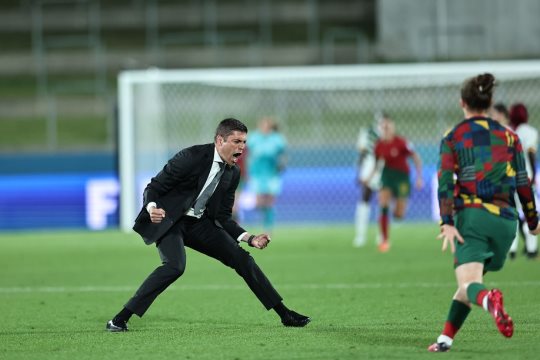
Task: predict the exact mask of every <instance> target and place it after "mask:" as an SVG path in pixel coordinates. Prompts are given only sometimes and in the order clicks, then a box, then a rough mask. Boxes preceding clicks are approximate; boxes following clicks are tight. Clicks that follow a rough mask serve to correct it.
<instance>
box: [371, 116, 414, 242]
mask: <svg viewBox="0 0 540 360" xmlns="http://www.w3.org/2000/svg"><path fill="white" fill-rule="evenodd" d="M381 130H382V134H381V138H380V139H379V141H377V143H376V144H375V157H376V159H377V168H380V167H382V174H381V190H380V191H379V207H380V217H379V226H380V230H381V237H380V242H379V251H381V252H387V251H388V250H389V249H390V242H389V236H388V233H389V232H388V228H389V223H390V221H389V208H390V205H391V203H392V202H395V207H394V213H393V215H394V218H396V219H402V218H403V217H404V216H405V210H406V209H407V199H408V198H409V194H410V188H411V186H410V179H409V173H410V170H409V164H408V163H407V160H408V159H409V158H411V159H412V160H413V162H414V165H415V168H416V188H418V189H420V188H421V187H422V161H421V160H420V157H419V156H418V154H417V153H416V152H415V151H414V150H413V148H412V146H411V144H410V143H409V142H408V141H407V140H406V139H405V138H403V137H401V136H398V135H396V131H395V124H394V122H393V121H392V119H391V118H390V117H389V116H388V115H385V117H384V118H383V120H382V123H381Z"/></svg>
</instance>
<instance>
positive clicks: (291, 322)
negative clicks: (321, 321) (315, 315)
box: [281, 310, 311, 327]
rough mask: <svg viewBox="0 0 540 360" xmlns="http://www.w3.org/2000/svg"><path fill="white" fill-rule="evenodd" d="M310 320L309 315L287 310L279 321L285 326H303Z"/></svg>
mask: <svg viewBox="0 0 540 360" xmlns="http://www.w3.org/2000/svg"><path fill="white" fill-rule="evenodd" d="M310 321H311V318H310V317H309V316H304V315H301V314H299V313H297V312H295V311H292V310H289V311H288V312H287V314H286V315H285V316H283V317H282V318H281V323H282V324H283V325H285V326H292V327H304V326H306V325H307V324H309V322H310Z"/></svg>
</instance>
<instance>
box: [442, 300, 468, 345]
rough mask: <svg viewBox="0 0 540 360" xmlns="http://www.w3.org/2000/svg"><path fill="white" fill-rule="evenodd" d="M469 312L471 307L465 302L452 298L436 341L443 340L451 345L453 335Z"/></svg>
mask: <svg viewBox="0 0 540 360" xmlns="http://www.w3.org/2000/svg"><path fill="white" fill-rule="evenodd" d="M470 312H471V308H470V307H468V306H467V304H464V303H462V302H461V301H457V300H452V304H451V305H450V311H449V312H448V317H447V318H446V322H445V323H444V328H443V331H442V334H441V336H439V338H438V339H437V342H438V343H440V342H444V343H446V344H447V345H449V346H451V345H452V341H453V339H454V337H455V336H456V334H457V332H458V331H459V329H460V328H461V326H462V325H463V323H464V322H465V319H467V316H468V315H469V313H470Z"/></svg>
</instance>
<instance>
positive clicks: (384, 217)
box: [379, 207, 388, 243]
mask: <svg viewBox="0 0 540 360" xmlns="http://www.w3.org/2000/svg"><path fill="white" fill-rule="evenodd" d="M379 225H380V227H381V234H382V241H383V243H384V242H387V241H388V207H383V208H381V217H380V219H379Z"/></svg>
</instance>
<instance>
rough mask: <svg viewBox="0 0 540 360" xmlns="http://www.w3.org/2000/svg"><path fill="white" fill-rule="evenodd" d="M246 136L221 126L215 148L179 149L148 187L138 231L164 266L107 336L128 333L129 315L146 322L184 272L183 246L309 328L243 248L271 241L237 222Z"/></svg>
mask: <svg viewBox="0 0 540 360" xmlns="http://www.w3.org/2000/svg"><path fill="white" fill-rule="evenodd" d="M247 132H248V130H247V127H246V126H245V125H244V124H243V123H242V122H240V121H239V120H236V119H225V120H223V121H221V122H220V123H219V125H218V127H217V129H216V134H215V138H214V143H213V144H205V145H195V146H192V147H189V148H186V149H183V150H181V151H180V152H179V153H177V154H176V155H175V156H174V157H173V158H172V159H170V160H169V162H168V163H167V164H166V165H165V167H164V168H163V170H161V171H160V172H159V173H158V174H157V175H156V176H155V177H154V178H152V180H151V181H150V183H149V184H148V185H147V186H146V189H145V190H144V206H143V208H142V209H141V211H140V213H139V215H138V216H137V219H136V220H135V226H134V227H133V229H134V230H135V231H136V232H137V233H139V234H140V235H141V237H142V238H143V240H144V242H145V243H146V244H152V243H156V244H157V248H158V252H159V256H160V258H161V261H162V265H161V266H159V267H157V268H156V269H155V270H154V271H153V272H152V273H151V274H150V275H149V276H148V277H147V278H146V280H145V281H144V282H143V283H142V285H141V286H140V287H139V289H138V290H137V291H136V292H135V295H133V297H132V298H131V299H130V300H129V301H128V302H127V303H126V304H125V305H124V307H123V309H122V310H121V311H120V312H119V313H118V314H117V315H116V316H115V317H114V318H113V319H112V320H109V321H108V322H107V326H106V329H107V330H108V331H113V332H117V331H127V330H128V327H127V322H128V320H129V319H130V317H131V316H132V315H133V314H136V315H138V316H139V317H142V316H143V315H144V313H145V312H146V310H148V308H149V307H150V305H151V304H152V302H153V301H154V300H155V299H156V297H157V296H158V295H159V294H161V292H163V291H164V290H165V289H166V288H167V287H168V286H169V285H170V284H172V283H173V282H174V281H175V280H176V279H178V278H179V277H180V276H181V275H182V274H183V272H184V269H185V266H186V253H185V249H184V246H188V247H190V248H192V249H194V250H196V251H199V252H201V253H203V254H205V255H208V256H210V257H213V258H214V259H217V260H219V261H221V262H222V263H223V264H225V265H227V266H229V267H231V268H233V269H234V270H235V271H236V272H237V273H238V275H240V276H241V277H242V278H243V279H244V280H245V282H246V283H247V285H248V286H249V288H250V289H251V291H253V293H254V294H255V295H256V296H257V298H258V299H259V301H260V302H261V303H262V304H263V305H264V306H265V307H266V309H268V310H269V309H274V310H275V311H276V313H277V314H278V315H279V316H280V317H281V322H282V323H283V325H285V326H295V327H302V326H305V325H307V324H308V323H309V322H310V320H311V319H310V318H309V317H307V316H304V315H300V314H298V313H296V312H294V311H292V310H289V309H288V308H287V307H286V306H285V305H284V304H283V302H282V298H281V296H280V295H279V294H278V293H277V291H276V290H275V289H274V288H273V287H272V284H271V283H270V281H269V280H268V279H267V278H266V276H265V275H264V273H263V272H262V271H261V269H260V268H259V267H258V266H257V264H256V263H255V260H253V258H252V257H251V255H250V254H249V253H248V252H247V251H245V250H244V249H242V247H240V242H241V241H244V242H247V243H248V245H249V246H252V247H255V248H257V249H264V248H266V247H267V246H268V244H269V243H270V237H269V236H268V235H267V234H260V235H251V234H250V233H248V232H247V231H246V230H244V229H243V228H242V227H240V226H239V225H238V224H237V223H236V222H235V221H233V220H232V207H233V203H234V195H235V191H236V188H237V186H238V182H239V180H240V171H239V169H238V167H237V166H235V164H236V162H237V161H238V157H239V156H240V155H242V151H243V150H244V148H245V146H246V137H247Z"/></svg>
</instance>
